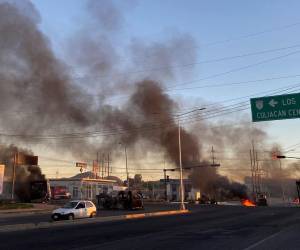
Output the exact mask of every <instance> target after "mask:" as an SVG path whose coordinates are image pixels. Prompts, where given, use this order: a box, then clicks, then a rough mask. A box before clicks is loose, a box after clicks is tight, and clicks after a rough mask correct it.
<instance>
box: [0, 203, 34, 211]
mask: <svg viewBox="0 0 300 250" xmlns="http://www.w3.org/2000/svg"><path fill="white" fill-rule="evenodd" d="M33 207H34V206H33V204H28V203H8V202H0V210H6V209H26V208H33Z"/></svg>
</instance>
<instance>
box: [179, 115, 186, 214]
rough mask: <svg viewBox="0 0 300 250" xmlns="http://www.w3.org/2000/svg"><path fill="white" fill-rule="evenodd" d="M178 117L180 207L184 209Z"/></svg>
mask: <svg viewBox="0 0 300 250" xmlns="http://www.w3.org/2000/svg"><path fill="white" fill-rule="evenodd" d="M180 130H181V128H180V118H179V116H178V145H179V167H180V209H181V210H185V205H184V186H183V171H182V159H181V134H180Z"/></svg>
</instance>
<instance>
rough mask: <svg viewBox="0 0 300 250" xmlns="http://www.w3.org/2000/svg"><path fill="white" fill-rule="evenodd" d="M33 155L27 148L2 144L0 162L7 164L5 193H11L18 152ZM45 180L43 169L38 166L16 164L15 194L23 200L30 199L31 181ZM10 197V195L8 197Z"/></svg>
mask: <svg viewBox="0 0 300 250" xmlns="http://www.w3.org/2000/svg"><path fill="white" fill-rule="evenodd" d="M17 153H18V154H24V155H33V153H32V152H31V151H29V150H27V149H23V148H18V147H16V146H15V145H8V146H4V145H2V146H1V147H0V164H4V165H5V171H4V180H5V182H6V184H7V185H5V188H6V190H4V194H6V195H7V194H10V193H11V188H12V187H11V185H8V184H12V181H13V168H14V164H15V162H14V158H15V155H16V154H17ZM42 180H45V176H44V175H43V174H42V172H41V169H40V168H39V167H38V166H26V165H15V195H16V196H17V198H18V199H19V200H21V201H30V200H31V196H30V195H31V194H30V182H31V181H42ZM7 198H10V197H7Z"/></svg>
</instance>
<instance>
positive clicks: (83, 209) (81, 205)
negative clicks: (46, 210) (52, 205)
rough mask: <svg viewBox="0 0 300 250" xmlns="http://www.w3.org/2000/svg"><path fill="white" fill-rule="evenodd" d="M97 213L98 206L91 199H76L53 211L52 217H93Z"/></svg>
mask: <svg viewBox="0 0 300 250" xmlns="http://www.w3.org/2000/svg"><path fill="white" fill-rule="evenodd" d="M96 214H97V208H96V206H95V204H94V203H93V202H91V201H86V200H74V201H69V202H68V203H66V204H65V205H64V206H63V207H61V208H58V209H55V210H54V211H53V212H52V216H51V218H52V219H53V220H59V219H69V220H73V219H75V218H87V217H90V218H93V217H95V216H96Z"/></svg>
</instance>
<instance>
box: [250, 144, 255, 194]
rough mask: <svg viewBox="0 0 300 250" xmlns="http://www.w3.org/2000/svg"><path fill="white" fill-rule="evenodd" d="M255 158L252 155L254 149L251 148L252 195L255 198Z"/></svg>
mask: <svg viewBox="0 0 300 250" xmlns="http://www.w3.org/2000/svg"><path fill="white" fill-rule="evenodd" d="M253 162H254V159H253V157H252V150H251V149H250V164H251V165H250V168H251V177H252V178H251V183H252V196H253V198H254V194H255V190H254V167H253Z"/></svg>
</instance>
